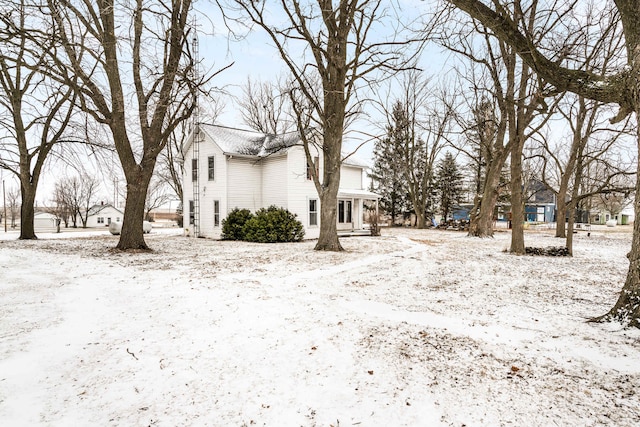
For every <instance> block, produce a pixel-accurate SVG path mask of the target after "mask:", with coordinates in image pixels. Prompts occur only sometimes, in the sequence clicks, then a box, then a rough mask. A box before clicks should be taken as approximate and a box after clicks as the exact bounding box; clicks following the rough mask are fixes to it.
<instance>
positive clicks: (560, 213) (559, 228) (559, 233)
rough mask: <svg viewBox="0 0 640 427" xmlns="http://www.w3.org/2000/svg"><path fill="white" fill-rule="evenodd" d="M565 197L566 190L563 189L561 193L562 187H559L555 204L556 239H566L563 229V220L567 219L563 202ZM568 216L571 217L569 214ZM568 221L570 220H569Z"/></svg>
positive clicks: (564, 222) (565, 205)
mask: <svg viewBox="0 0 640 427" xmlns="http://www.w3.org/2000/svg"><path fill="white" fill-rule="evenodd" d="M566 197H567V188H566V187H565V188H564V191H563V188H562V186H560V191H558V198H557V202H556V205H557V207H556V237H562V238H565V237H567V231H566V227H565V225H566V221H565V218H566V217H567V202H566V201H565V199H566ZM569 215H571V213H569ZM569 220H571V218H569Z"/></svg>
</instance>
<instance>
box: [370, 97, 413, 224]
mask: <svg viewBox="0 0 640 427" xmlns="http://www.w3.org/2000/svg"><path fill="white" fill-rule="evenodd" d="M406 123H407V120H406V117H403V110H402V108H397V105H396V107H394V113H393V123H392V124H391V125H389V126H387V135H386V137H385V138H383V139H379V140H377V141H376V143H375V146H374V149H373V156H374V164H373V170H372V172H371V176H372V178H373V180H374V181H373V190H374V191H375V192H377V193H378V194H380V195H381V196H382V198H381V199H380V208H381V209H382V210H383V211H385V212H386V213H387V214H389V215H390V216H391V224H395V221H396V217H397V216H398V215H400V214H404V213H405V212H406V211H407V184H406V180H405V178H404V173H403V165H402V153H403V151H404V149H403V144H404V141H403V139H404V137H403V130H402V129H403V127H406Z"/></svg>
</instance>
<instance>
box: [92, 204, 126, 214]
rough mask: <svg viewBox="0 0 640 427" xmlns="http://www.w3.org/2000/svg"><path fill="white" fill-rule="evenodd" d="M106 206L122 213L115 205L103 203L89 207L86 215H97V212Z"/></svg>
mask: <svg viewBox="0 0 640 427" xmlns="http://www.w3.org/2000/svg"><path fill="white" fill-rule="evenodd" d="M106 208H111V209H114V210H116V211H118V212H120V213H122V211H121V210H120V209H118V208H116V207H114V206H113V205H110V204H108V203H107V204H103V205H93V206H91V207H90V208H89V212H88V213H87V215H88V216H92V215H97V214H98V213H100V211H102V210H104V209H106Z"/></svg>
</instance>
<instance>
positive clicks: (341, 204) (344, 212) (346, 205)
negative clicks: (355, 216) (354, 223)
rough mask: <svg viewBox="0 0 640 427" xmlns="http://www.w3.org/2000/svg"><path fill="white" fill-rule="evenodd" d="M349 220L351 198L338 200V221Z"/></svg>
mask: <svg viewBox="0 0 640 427" xmlns="http://www.w3.org/2000/svg"><path fill="white" fill-rule="evenodd" d="M350 222H351V200H339V201H338V223H340V224H349V223H350Z"/></svg>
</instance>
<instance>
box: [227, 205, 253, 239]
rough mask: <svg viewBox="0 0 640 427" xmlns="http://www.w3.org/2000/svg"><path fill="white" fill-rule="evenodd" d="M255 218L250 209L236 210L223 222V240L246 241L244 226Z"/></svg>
mask: <svg viewBox="0 0 640 427" xmlns="http://www.w3.org/2000/svg"><path fill="white" fill-rule="evenodd" d="M251 218H253V214H252V213H251V211H250V210H249V209H239V208H234V209H233V210H232V211H231V212H229V215H227V217H226V218H225V219H223V220H222V235H221V237H222V239H223V240H245V238H244V225H245V224H246V223H247V221H249V220H250V219H251Z"/></svg>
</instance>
